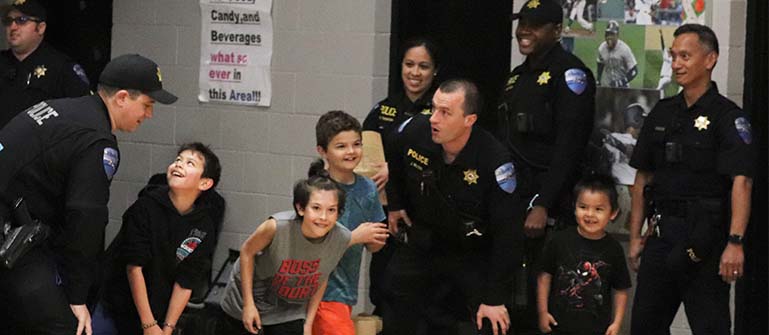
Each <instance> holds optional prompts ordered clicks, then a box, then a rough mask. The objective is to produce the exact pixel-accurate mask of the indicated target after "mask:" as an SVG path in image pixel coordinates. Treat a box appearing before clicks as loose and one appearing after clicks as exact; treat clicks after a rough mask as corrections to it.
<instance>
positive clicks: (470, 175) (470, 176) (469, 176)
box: [463, 169, 478, 185]
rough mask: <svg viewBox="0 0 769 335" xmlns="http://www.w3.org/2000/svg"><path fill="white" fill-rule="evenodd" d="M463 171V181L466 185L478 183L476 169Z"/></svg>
mask: <svg viewBox="0 0 769 335" xmlns="http://www.w3.org/2000/svg"><path fill="white" fill-rule="evenodd" d="M463 173H464V174H465V182H467V185H472V184H476V185H477V184H478V171H475V169H469V170H465V171H463Z"/></svg>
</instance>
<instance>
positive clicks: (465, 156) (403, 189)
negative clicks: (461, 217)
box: [387, 114, 521, 305]
mask: <svg viewBox="0 0 769 335" xmlns="http://www.w3.org/2000/svg"><path fill="white" fill-rule="evenodd" d="M400 135H401V136H400V137H399V138H398V142H397V143H396V149H395V150H393V153H392V155H391V156H392V160H391V162H390V176H391V177H390V181H389V182H388V184H387V187H388V189H387V194H388V199H389V201H390V204H389V206H390V210H391V211H394V210H399V209H406V212H407V213H408V214H409V216H410V218H411V219H412V220H413V223H414V225H415V226H421V227H427V228H429V230H430V231H431V232H432V233H433V243H432V246H433V251H434V252H438V253H441V254H444V255H445V254H450V253H452V252H460V253H462V252H463V251H461V250H460V246H459V245H458V241H457V238H458V237H459V238H461V237H463V236H464V234H463V233H461V235H458V234H457V233H456V232H457V230H461V229H462V228H461V227H455V226H449V225H450V224H451V222H456V220H451V219H444V218H445V217H446V216H447V215H451V213H453V211H450V210H442V209H441V208H442V205H441V204H436V201H440V200H436V197H435V196H436V195H437V192H440V194H442V195H443V198H444V199H447V201H448V202H449V204H448V206H451V207H452V208H456V211H458V212H461V213H463V214H466V215H467V216H468V217H475V218H478V219H480V220H479V221H480V223H479V224H480V226H479V227H478V229H485V233H484V235H486V238H487V240H486V241H488V242H489V243H487V244H486V245H485V246H484V247H486V248H487V249H484V250H483V251H481V252H489V259H490V261H489V264H490V269H489V271H488V272H489V278H488V281H487V283H486V285H485V289H484V290H483V291H484V292H485V293H484V294H483V297H481V300H482V301H483V303H485V304H487V305H501V304H503V303H504V302H505V300H506V298H507V297H508V296H507V295H505V293H504V292H505V287H506V285H508V284H509V278H510V276H511V274H512V270H513V267H514V266H515V264H514V263H515V262H514V261H512V260H516V259H520V257H518V256H519V255H520V252H521V251H520V248H521V243H519V242H518V241H517V240H516V237H518V236H521V234H520V233H517V234H516V233H515V232H514V230H515V228H516V227H514V225H513V219H512V211H511V210H510V208H511V207H512V206H513V202H514V200H513V194H512V193H513V192H514V190H515V187H516V181H515V171H514V167H513V164H512V163H511V157H510V154H509V153H508V152H507V150H506V149H505V148H504V147H503V146H502V145H501V144H500V143H499V142H498V141H497V140H496V139H494V137H493V136H492V135H491V134H490V133H488V132H486V131H485V130H484V129H482V128H480V127H478V126H475V127H473V130H472V133H471V135H470V138H469V140H468V142H467V144H466V145H465V147H464V148H463V149H462V150H461V151H460V153H459V154H458V155H457V157H456V158H455V159H454V161H453V162H452V163H450V164H446V163H444V160H443V149H442V147H441V146H440V145H439V144H436V143H434V142H433V141H432V139H431V135H430V123H429V115H422V114H420V115H416V116H414V117H413V118H412V119H410V120H409V121H407V124H406V125H405V126H404V128H403V129H402V132H401V134H400ZM425 173H429V174H430V173H431V174H432V176H433V178H434V179H431V180H428V179H430V178H425ZM391 195H392V196H391ZM444 208H445V207H444ZM489 239H490V240H489ZM410 243H411V242H410ZM473 251H478V250H473Z"/></svg>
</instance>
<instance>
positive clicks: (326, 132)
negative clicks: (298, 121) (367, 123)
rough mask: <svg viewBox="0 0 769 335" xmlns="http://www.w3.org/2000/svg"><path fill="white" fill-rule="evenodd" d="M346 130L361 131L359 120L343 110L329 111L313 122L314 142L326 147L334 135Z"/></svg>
mask: <svg viewBox="0 0 769 335" xmlns="http://www.w3.org/2000/svg"><path fill="white" fill-rule="evenodd" d="M348 130H352V131H354V132H356V133H358V134H360V133H361V131H362V129H361V126H360V122H359V121H358V120H357V119H356V118H354V117H353V116H352V115H350V114H347V113H345V112H343V111H338V110H335V111H329V112H327V113H326V114H323V115H321V117H320V119H318V123H316V124H315V143H316V144H317V145H319V146H321V147H323V149H328V144H329V143H330V142H331V139H332V138H334V136H336V135H337V134H339V133H341V132H343V131H348Z"/></svg>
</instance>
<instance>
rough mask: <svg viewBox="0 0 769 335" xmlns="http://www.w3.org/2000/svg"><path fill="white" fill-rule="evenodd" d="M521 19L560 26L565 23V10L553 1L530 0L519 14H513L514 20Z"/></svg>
mask: <svg viewBox="0 0 769 335" xmlns="http://www.w3.org/2000/svg"><path fill="white" fill-rule="evenodd" d="M519 19H529V20H533V21H536V22H538V23H555V24H558V23H561V22H562V21H563V9H562V8H561V6H559V5H558V4H557V3H556V2H555V1H552V0H530V1H527V2H526V3H525V4H524V5H523V7H521V10H520V11H519V12H518V13H515V14H513V20H519Z"/></svg>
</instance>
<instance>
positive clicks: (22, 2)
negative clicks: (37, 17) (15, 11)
mask: <svg viewBox="0 0 769 335" xmlns="http://www.w3.org/2000/svg"><path fill="white" fill-rule="evenodd" d="M25 2H27V0H16V1H14V2H13V4H14V5H16V6H21V5H23V4H24V3H25Z"/></svg>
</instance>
